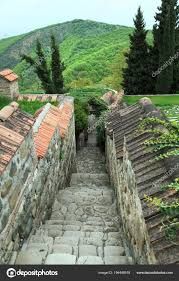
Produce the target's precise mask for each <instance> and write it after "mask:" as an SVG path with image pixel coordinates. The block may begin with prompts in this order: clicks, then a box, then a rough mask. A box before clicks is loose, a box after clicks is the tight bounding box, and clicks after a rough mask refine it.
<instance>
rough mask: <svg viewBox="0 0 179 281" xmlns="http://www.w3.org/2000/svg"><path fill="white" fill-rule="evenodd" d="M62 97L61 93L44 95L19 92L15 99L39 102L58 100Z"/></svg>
mask: <svg viewBox="0 0 179 281" xmlns="http://www.w3.org/2000/svg"><path fill="white" fill-rule="evenodd" d="M63 99H64V96H63V95H45V94H23V95H22V94H21V95H19V96H18V97H17V101H22V100H26V101H40V102H58V103H60V102H61V100H63Z"/></svg>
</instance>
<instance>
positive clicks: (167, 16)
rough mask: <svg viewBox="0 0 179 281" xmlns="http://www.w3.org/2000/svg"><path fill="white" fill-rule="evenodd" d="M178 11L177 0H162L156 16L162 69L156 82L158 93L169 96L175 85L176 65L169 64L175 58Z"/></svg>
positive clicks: (160, 66)
mask: <svg viewBox="0 0 179 281" xmlns="http://www.w3.org/2000/svg"><path fill="white" fill-rule="evenodd" d="M177 10H178V8H177V0H162V5H161V7H159V8H158V13H157V14H156V16H155V20H156V34H157V37H158V39H157V42H158V52H159V60H158V61H159V68H161V71H160V73H159V74H158V75H157V80H156V92H157V93H163V94H165V93H166V94H167V93H169V92H171V91H172V88H173V85H174V80H175V78H174V69H175V66H174V64H175V63H174V62H172V63H169V60H170V59H171V58H173V57H174V55H175V50H176V25H177V17H178V11H177Z"/></svg>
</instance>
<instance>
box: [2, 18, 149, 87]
mask: <svg viewBox="0 0 179 281" xmlns="http://www.w3.org/2000/svg"><path fill="white" fill-rule="evenodd" d="M132 30H133V29H132V28H130V27H124V26H119V25H110V24H105V23H98V22H93V21H89V20H74V21H71V22H66V23H61V24H57V25H53V26H48V27H45V28H42V29H38V30H35V31H32V32H30V33H27V34H24V35H22V36H17V37H11V38H7V39H4V40H0V69H3V68H6V67H9V68H14V70H15V71H16V72H17V73H18V74H19V75H20V77H21V82H20V85H21V89H23V90H24V89H32V87H33V88H34V89H38V88H40V84H39V81H38V79H37V77H36V75H35V74H34V71H33V69H32V68H30V69H29V67H28V65H27V64H26V63H25V62H20V60H21V59H20V58H21V54H22V53H28V54H31V55H33V54H34V50H35V43H36V40H37V39H39V40H40V41H41V42H42V44H43V46H44V50H45V52H46V55H47V57H48V56H49V43H50V40H49V39H50V35H51V33H54V35H55V36H56V37H57V40H58V41H59V44H60V49H61V53H62V58H63V60H64V62H65V65H66V70H65V73H64V76H65V82H66V85H67V86H69V87H80V86H85V85H92V84H93V85H94V84H98V85H99V84H102V85H108V86H115V87H118V86H119V85H115V83H116V82H115V81H117V80H118V79H117V80H116V78H115V76H116V74H117V76H118V73H119V76H120V72H121V69H122V67H123V66H124V56H123V53H124V51H126V50H127V48H128V46H129V34H130V33H131V32H132ZM149 37H150V40H151V34H149ZM117 84H119V81H117Z"/></svg>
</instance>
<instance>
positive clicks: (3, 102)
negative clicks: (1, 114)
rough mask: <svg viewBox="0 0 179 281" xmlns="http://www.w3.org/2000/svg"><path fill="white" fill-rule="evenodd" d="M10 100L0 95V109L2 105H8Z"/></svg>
mask: <svg viewBox="0 0 179 281" xmlns="http://www.w3.org/2000/svg"><path fill="white" fill-rule="evenodd" d="M10 102H11V100H10V99H9V98H7V97H3V96H0V110H1V109H2V108H3V107H4V106H6V105H8V104H9V103H10Z"/></svg>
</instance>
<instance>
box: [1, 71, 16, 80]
mask: <svg viewBox="0 0 179 281" xmlns="http://www.w3.org/2000/svg"><path fill="white" fill-rule="evenodd" d="M0 77H2V78H4V79H6V80H8V81H9V82H13V81H15V80H17V79H18V76H17V74H15V73H14V72H13V71H12V70H11V69H4V70H2V71H1V72H0Z"/></svg>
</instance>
